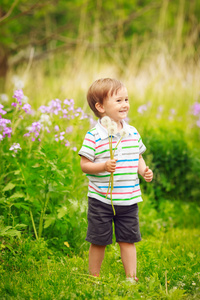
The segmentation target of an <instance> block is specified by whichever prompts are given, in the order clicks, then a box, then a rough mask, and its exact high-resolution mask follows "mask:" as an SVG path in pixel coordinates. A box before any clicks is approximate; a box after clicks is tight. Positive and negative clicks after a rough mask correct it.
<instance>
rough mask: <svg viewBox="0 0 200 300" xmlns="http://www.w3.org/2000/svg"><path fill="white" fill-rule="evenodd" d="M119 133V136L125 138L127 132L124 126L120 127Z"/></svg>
mask: <svg viewBox="0 0 200 300" xmlns="http://www.w3.org/2000/svg"><path fill="white" fill-rule="evenodd" d="M119 133H120V136H121V138H125V137H127V136H128V135H129V132H128V131H127V130H126V129H124V128H122V129H121V130H120V132H119Z"/></svg>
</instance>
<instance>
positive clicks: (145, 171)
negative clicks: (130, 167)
mask: <svg viewBox="0 0 200 300" xmlns="http://www.w3.org/2000/svg"><path fill="white" fill-rule="evenodd" d="M138 173H139V174H140V175H141V176H142V177H143V178H144V179H145V180H146V181H147V182H151V181H152V179H153V172H152V170H151V169H149V167H147V166H146V163H145V161H144V159H143V157H142V155H140V156H139V164H138Z"/></svg>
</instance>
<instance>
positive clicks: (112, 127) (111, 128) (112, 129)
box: [101, 116, 129, 215]
mask: <svg viewBox="0 0 200 300" xmlns="http://www.w3.org/2000/svg"><path fill="white" fill-rule="evenodd" d="M101 124H102V125H103V126H104V127H106V129H107V131H108V139H109V148H110V158H111V159H114V154H115V150H116V149H117V147H118V145H119V143H120V142H121V140H122V138H124V137H126V136H128V134H129V133H128V132H127V131H126V130H125V129H122V130H120V136H121V137H120V139H119V141H118V143H117V145H116V147H115V148H114V150H113V148H112V136H113V135H114V134H116V133H117V123H116V122H114V121H111V119H110V118H109V117H108V116H105V117H103V118H102V119H101ZM113 185H114V177H113V173H111V174H110V179H109V184H108V190H107V194H106V198H107V196H108V193H109V190H110V200H111V205H112V208H113V213H114V215H115V214H116V213H115V208H114V205H113V201H112V191H113Z"/></svg>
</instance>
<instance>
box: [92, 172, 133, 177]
mask: <svg viewBox="0 0 200 300" xmlns="http://www.w3.org/2000/svg"><path fill="white" fill-rule="evenodd" d="M136 174H137V172H136V173H118V174H113V175H114V176H120V175H136ZM86 176H92V177H110V174H108V175H93V174H86Z"/></svg>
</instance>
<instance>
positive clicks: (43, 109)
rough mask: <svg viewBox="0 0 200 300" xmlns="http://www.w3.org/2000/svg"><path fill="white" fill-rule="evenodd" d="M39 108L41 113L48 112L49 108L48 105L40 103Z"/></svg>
mask: <svg viewBox="0 0 200 300" xmlns="http://www.w3.org/2000/svg"><path fill="white" fill-rule="evenodd" d="M39 110H40V111H41V112H42V113H43V114H45V113H50V108H49V107H48V106H45V105H41V106H40V107H39Z"/></svg>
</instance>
